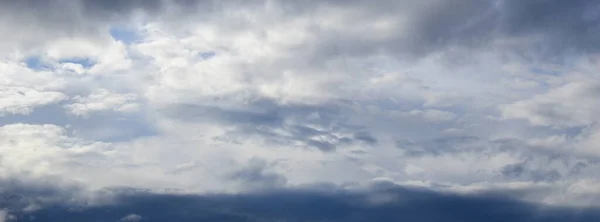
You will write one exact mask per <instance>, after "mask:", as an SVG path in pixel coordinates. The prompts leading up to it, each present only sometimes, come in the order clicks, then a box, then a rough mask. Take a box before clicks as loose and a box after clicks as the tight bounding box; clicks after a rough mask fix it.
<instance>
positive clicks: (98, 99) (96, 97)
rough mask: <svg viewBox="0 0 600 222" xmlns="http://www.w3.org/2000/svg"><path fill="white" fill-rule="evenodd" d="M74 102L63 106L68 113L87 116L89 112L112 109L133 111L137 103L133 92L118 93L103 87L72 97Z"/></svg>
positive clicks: (135, 109) (136, 108)
mask: <svg viewBox="0 0 600 222" xmlns="http://www.w3.org/2000/svg"><path fill="white" fill-rule="evenodd" d="M73 100H74V101H75V103H72V104H68V105H66V106H65V108H66V109H67V110H69V112H70V113H72V114H74V115H77V116H87V115H89V113H91V112H98V111H104V110H112V111H116V112H125V113H128V112H135V111H137V110H138V109H139V105H138V104H137V103H136V102H135V100H136V95H135V94H118V93H113V92H109V91H108V90H105V89H98V90H96V91H94V92H92V94H90V95H88V96H87V97H80V96H77V97H75V98H73Z"/></svg>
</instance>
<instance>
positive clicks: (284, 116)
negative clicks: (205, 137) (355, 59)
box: [164, 100, 377, 151]
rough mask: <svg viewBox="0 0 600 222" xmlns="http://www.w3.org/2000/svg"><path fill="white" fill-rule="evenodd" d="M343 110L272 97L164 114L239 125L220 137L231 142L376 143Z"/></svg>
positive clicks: (328, 147) (325, 148)
mask: <svg viewBox="0 0 600 222" xmlns="http://www.w3.org/2000/svg"><path fill="white" fill-rule="evenodd" d="M342 109H343V107H340V106H337V105H334V104H330V105H324V106H312V105H300V104H286V105H282V104H278V103H276V102H274V101H271V100H259V101H255V102H252V103H249V104H247V105H244V106H243V107H238V108H233V107H226V106H225V105H222V104H215V105H211V106H205V105H183V104H181V105H175V106H171V107H168V108H167V109H166V110H164V113H165V114H166V115H167V116H168V117H170V118H175V119H179V120H183V121H200V122H217V123H219V124H226V125H232V126H236V128H235V130H233V131H231V132H229V133H228V134H227V135H224V136H222V137H220V138H218V139H220V140H225V141H229V142H235V141H237V140H242V139H244V138H245V137H247V136H256V135H258V136H261V137H262V138H265V139H266V140H267V142H271V143H277V144H284V145H293V144H295V143H297V142H299V143H302V144H303V145H306V146H309V147H315V148H317V149H320V150H322V151H333V150H335V149H336V147H337V146H338V145H344V144H356V143H359V144H367V145H369V144H371V145H372V144H375V143H377V139H376V138H375V137H373V136H372V135H371V134H370V133H369V132H368V130H366V129H365V128H364V127H361V126H354V125H350V124H347V121H346V119H345V118H344V116H343V114H342ZM280 132H285V134H281V133H280ZM316 138H325V139H324V140H320V139H316Z"/></svg>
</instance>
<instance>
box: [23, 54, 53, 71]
mask: <svg viewBox="0 0 600 222" xmlns="http://www.w3.org/2000/svg"><path fill="white" fill-rule="evenodd" d="M23 62H25V65H27V67H28V68H30V69H33V70H48V69H52V66H51V65H50V64H48V62H46V61H44V60H43V59H42V58H41V57H39V56H32V57H28V58H26V59H25V60H24V61H23Z"/></svg>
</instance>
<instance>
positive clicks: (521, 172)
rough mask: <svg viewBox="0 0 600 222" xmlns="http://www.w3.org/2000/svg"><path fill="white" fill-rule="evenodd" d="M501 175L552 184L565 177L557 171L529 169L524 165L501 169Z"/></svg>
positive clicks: (513, 165) (508, 166)
mask: <svg viewBox="0 0 600 222" xmlns="http://www.w3.org/2000/svg"><path fill="white" fill-rule="evenodd" d="M500 173H501V174H502V176H504V177H506V178H510V179H521V180H527V181H535V182H539V181H550V182H552V181H556V180H559V179H561V178H562V177H563V176H562V175H561V174H560V173H559V172H558V171H557V170H556V169H528V168H527V165H526V164H524V163H519V164H510V165H507V166H505V167H503V168H502V169H501V171H500Z"/></svg>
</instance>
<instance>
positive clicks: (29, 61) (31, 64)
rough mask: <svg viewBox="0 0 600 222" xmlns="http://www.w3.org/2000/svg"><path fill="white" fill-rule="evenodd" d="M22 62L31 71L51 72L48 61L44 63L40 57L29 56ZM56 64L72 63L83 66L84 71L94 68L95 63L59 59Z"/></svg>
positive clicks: (82, 60) (84, 60)
mask: <svg viewBox="0 0 600 222" xmlns="http://www.w3.org/2000/svg"><path fill="white" fill-rule="evenodd" d="M23 62H25V65H26V66H27V67H28V68H30V69H33V70H53V69H54V67H53V66H52V64H51V62H50V61H45V60H44V59H43V58H42V57H40V56H31V57H28V58H26V59H25V60H23ZM58 63H74V64H80V65H81V66H83V67H84V68H86V69H89V68H91V67H92V66H94V65H95V64H96V62H95V61H93V60H91V59H89V58H68V59H61V60H59V61H58Z"/></svg>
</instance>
